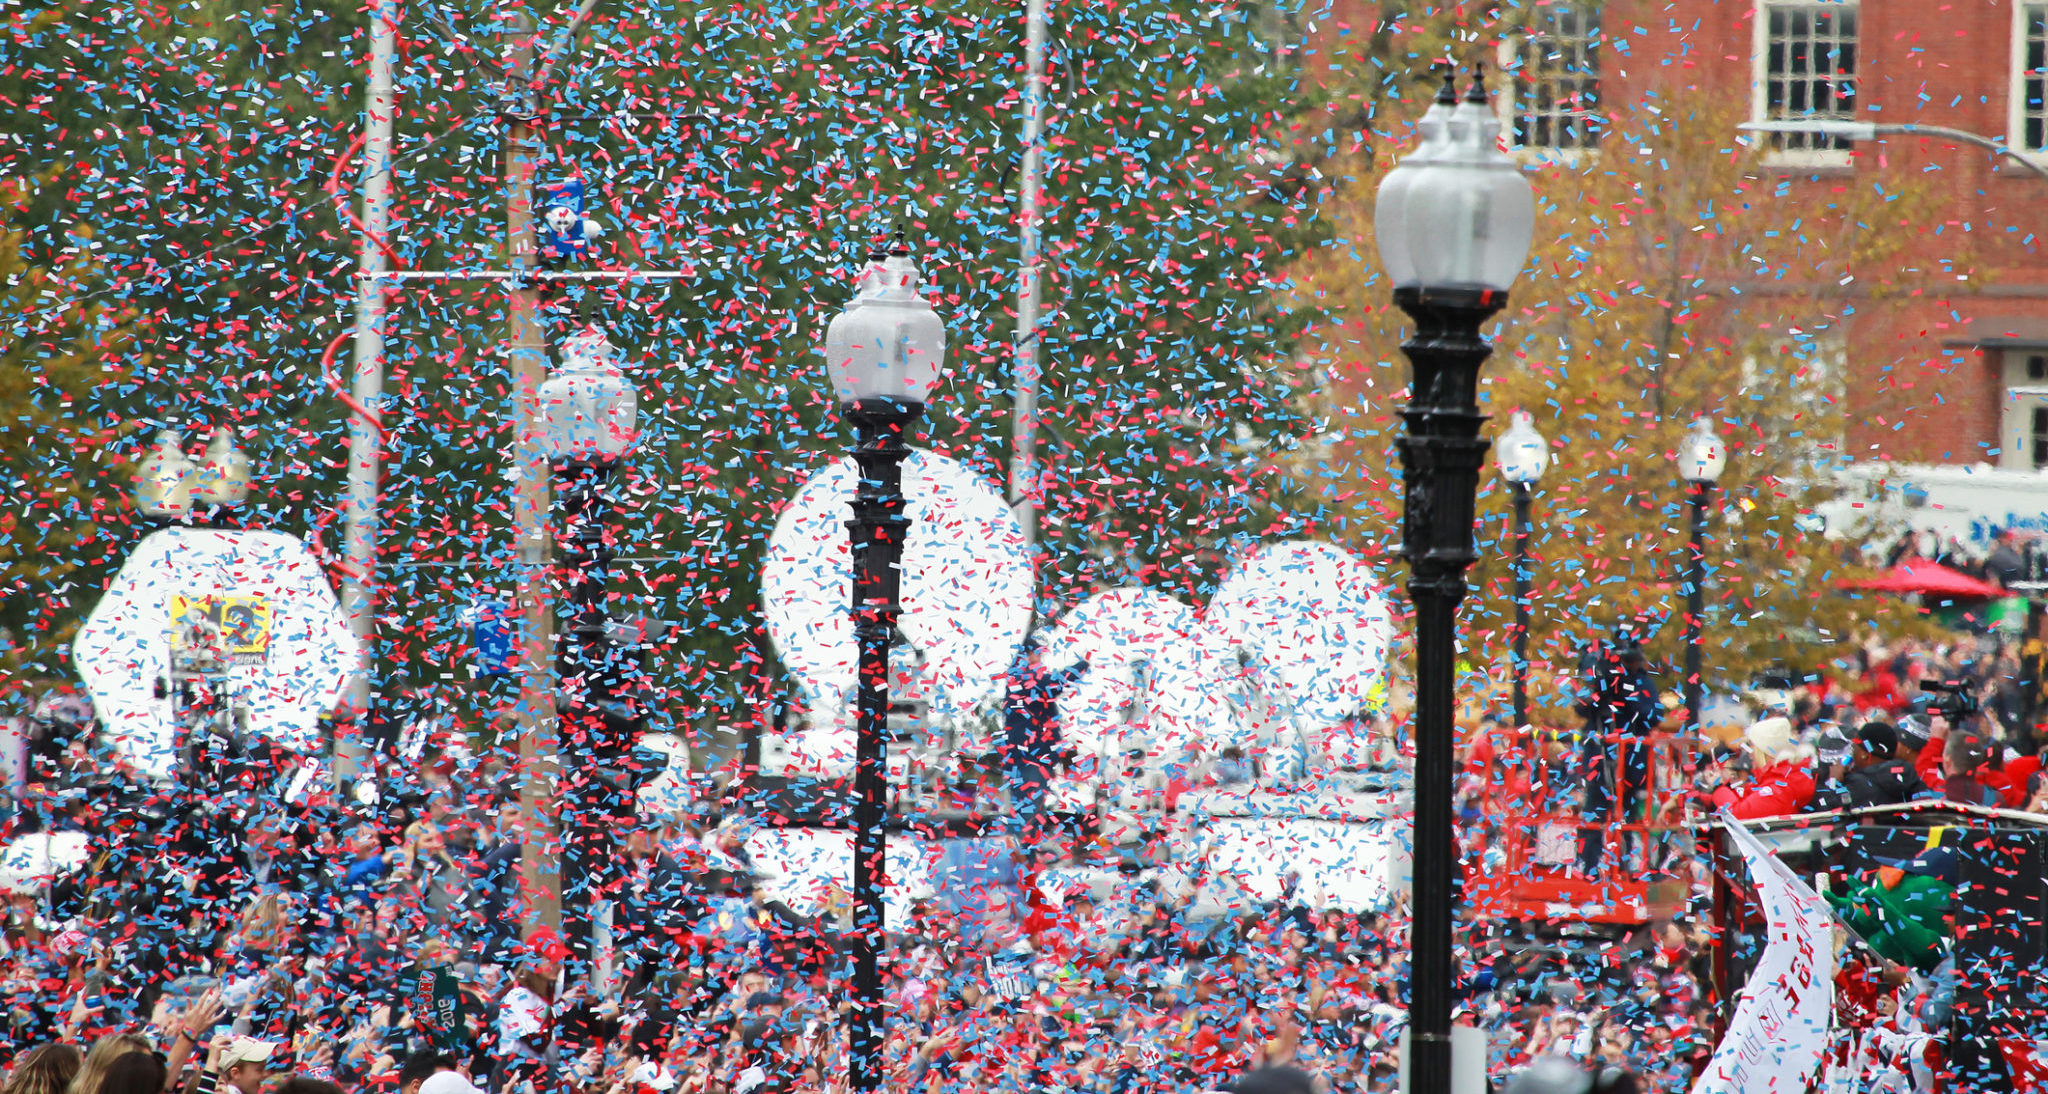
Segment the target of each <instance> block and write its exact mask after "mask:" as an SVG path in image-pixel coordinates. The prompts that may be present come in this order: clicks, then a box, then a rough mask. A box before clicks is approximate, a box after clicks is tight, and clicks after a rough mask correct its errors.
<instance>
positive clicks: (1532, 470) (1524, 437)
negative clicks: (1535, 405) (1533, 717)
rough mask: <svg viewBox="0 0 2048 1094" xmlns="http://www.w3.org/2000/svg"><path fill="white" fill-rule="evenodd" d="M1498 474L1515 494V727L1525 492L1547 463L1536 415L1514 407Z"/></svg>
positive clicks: (1525, 685)
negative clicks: (1515, 409) (1537, 427)
mask: <svg viewBox="0 0 2048 1094" xmlns="http://www.w3.org/2000/svg"><path fill="white" fill-rule="evenodd" d="M1494 463H1495V465H1496V466H1498V467H1499V468H1500V477H1501V478H1503V479H1506V480H1507V482H1508V487H1509V489H1511V490H1513V491H1514V495H1515V649H1514V666H1513V667H1514V675H1515V728H1516V729H1520V728H1522V727H1523V726H1526V725H1528V724H1529V495H1530V494H1531V493H1532V492H1533V491H1534V489H1535V486H1536V480H1538V479H1540V478H1542V477H1543V469H1544V468H1546V467H1548V466H1550V443H1549V442H1548V441H1545V440H1544V439H1543V434H1541V433H1538V432H1536V419H1535V418H1534V417H1532V416H1530V414H1529V413H1528V412H1527V411H1524V410H1517V411H1515V413H1514V415H1513V416H1512V417H1511V418H1510V419H1509V425H1508V431H1507V432H1506V433H1503V434H1501V438H1500V449H1499V451H1498V452H1497V453H1496V454H1495V456H1494Z"/></svg>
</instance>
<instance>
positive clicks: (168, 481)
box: [135, 429, 193, 521]
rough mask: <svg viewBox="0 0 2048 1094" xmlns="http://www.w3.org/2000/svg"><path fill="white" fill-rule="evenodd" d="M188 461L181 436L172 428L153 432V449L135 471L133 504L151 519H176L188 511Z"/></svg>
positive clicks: (189, 466)
mask: <svg viewBox="0 0 2048 1094" xmlns="http://www.w3.org/2000/svg"><path fill="white" fill-rule="evenodd" d="M192 471H193V468H192V461H191V460H190V459H187V458H186V456H185V437H184V435H183V434H181V433H179V432H178V431H177V430H175V429H166V430H164V431H163V432H161V433H158V434H157V435H156V449H155V451H152V452H151V453H150V454H149V458H148V459H146V460H144V461H142V467H141V468H140V469H139V470H137V471H136V473H135V508H136V510H137V511H138V512H140V513H141V514H142V515H143V516H145V517H149V518H151V519H154V520H163V521H169V520H178V519H180V518H183V517H185V516H188V515H190V514H191V512H192V477H193V476H192Z"/></svg>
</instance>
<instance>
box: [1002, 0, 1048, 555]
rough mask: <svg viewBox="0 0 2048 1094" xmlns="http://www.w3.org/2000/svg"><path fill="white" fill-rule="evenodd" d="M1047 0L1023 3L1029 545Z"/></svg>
mask: <svg viewBox="0 0 2048 1094" xmlns="http://www.w3.org/2000/svg"><path fill="white" fill-rule="evenodd" d="M1044 130H1045V0H1026V2H1025V5H1024V165H1023V169H1022V171H1021V173H1020V174H1019V176H1018V180H1017V237H1018V248H1019V256H1018V264H1019V271H1018V282H1017V359H1016V365H1015V371H1016V383H1017V391H1016V394H1015V399H1014V402H1015V418H1014V420H1013V421H1012V423H1011V429H1010V443H1011V449H1010V504H1011V506H1013V507H1014V508H1015V511H1016V514H1017V523H1018V524H1019V525H1021V526H1022V527H1023V529H1024V545H1025V547H1026V548H1027V549H1028V548H1032V547H1035V546H1036V544H1037V542H1038V497H1037V490H1038V387H1039V383H1040V381H1041V379H1042V375H1041V373H1040V370H1039V366H1038V304H1039V279H1038V188H1039V176H1040V175H1041V174H1043V172H1044V166H1045V160H1044V145H1045V133H1044Z"/></svg>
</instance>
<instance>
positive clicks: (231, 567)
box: [72, 528, 355, 777]
mask: <svg viewBox="0 0 2048 1094" xmlns="http://www.w3.org/2000/svg"><path fill="white" fill-rule="evenodd" d="M174 599H178V600H181V601H182V602H183V604H184V606H185V607H186V608H187V609H188V610H193V609H194V608H195V605H204V604H206V603H208V602H212V603H215V604H221V603H225V604H228V605H229V606H230V608H231V610H232V611H233V612H235V613H238V614H239V616H240V619H241V623H242V624H248V626H246V627H245V629H244V630H243V631H242V632H241V633H242V634H243V636H244V637H245V638H247V639H248V641H247V643H246V644H245V645H244V646H243V647H240V648H241V649H242V650H243V652H241V653H238V654H236V655H235V656H234V657H233V658H232V659H231V660H232V662H233V663H230V664H229V665H228V666H227V667H226V669H225V674H226V680H227V692H228V695H227V698H228V699H229V700H231V701H232V702H235V703H239V704H242V705H245V706H246V707H247V708H248V711H249V728H250V731H251V732H253V733H255V734H257V735H259V736H262V737H266V738H269V739H270V740H272V741H275V742H277V743H278V744H281V745H283V746H285V747H287V748H291V749H295V750H298V751H301V752H310V751H313V750H315V749H316V748H317V747H318V746H319V745H320V743H321V742H320V725H319V719H320V716H321V715H323V714H326V713H328V712H329V711H331V710H333V709H334V704H335V700H336V699H337V698H338V697H339V696H340V694H341V688H342V684H343V683H344V682H345V680H346V679H347V676H348V673H349V672H350V670H351V669H352V668H353V666H354V665H355V642H354V639H353V638H352V637H351V636H350V634H349V633H348V627H347V625H346V623H345V621H344V620H343V618H342V614H341V604H340V602H339V601H337V600H336V599H335V596H334V590H333V588H331V587H330V586H329V585H328V584H327V575H326V574H325V573H324V572H322V571H321V568H320V563H319V562H318V561H317V560H316V559H314V557H313V553H312V552H311V551H309V550H307V548H306V545H305V544H304V543H303V542H301V541H299V540H297V539H294V538H292V537H291V536H287V535H283V534H281V533H277V532H243V531H225V530H215V529H206V528H166V529H164V530H162V531H159V532H154V533H152V534H150V535H149V536H148V537H146V538H144V539H143V541H142V542H141V543H139V544H137V545H136V547H135V553H134V554H132V555H130V556H129V557H128V561H127V563H126V564H124V565H123V566H122V567H121V572H120V573H119V574H118V575H116V576H115V578H114V581H113V583H112V584H111V585H109V586H108V587H107V592H106V595H105V596H103V597H101V598H100V602H99V604H98V605H97V606H95V607H94V608H93V611H92V615H91V617H89V618H88V619H87V620H86V621H85V626H84V627H83V628H81V629H80V630H79V632H78V638H77V640H76V641H75V642H74V643H73V645H72V656H73V657H74V658H75V659H76V660H77V662H78V669H79V673H80V675H82V676H83V677H84V678H85V684H86V688H87V689H88V690H89V691H90V692H91V693H92V700H93V708H94V710H95V711H97V713H98V715H99V719H100V724H101V725H102V726H103V727H104V728H105V731H106V732H107V734H108V736H109V737H110V738H111V739H112V740H113V742H114V743H115V745H116V747H117V748H119V749H120V750H121V751H122V752H123V754H125V756H126V757H127V758H128V759H129V760H130V761H131V762H132V763H134V764H135V765H136V766H137V767H138V768H139V769H140V770H142V771H143V772H145V773H147V774H149V775H152V776H156V777H162V776H166V775H169V774H170V773H171V770H172V768H173V765H174V763H175V757H174V756H173V750H174V747H175V743H174V720H175V718H176V711H175V709H174V707H173V701H172V700H170V699H160V698H158V697H157V688H158V680H159V679H160V678H161V677H163V675H164V674H165V673H166V672H168V671H169V669H170V667H171V664H170V662H171V646H172V630H173V620H172V617H171V611H172V604H173V600H174ZM265 618H267V626H264V625H263V624H262V620H263V619H265ZM181 629H182V628H181ZM259 631H260V635H259V634H258V632H259ZM259 638H260V645H261V650H260V652H259V651H257V650H256V648H255V647H256V645H257V642H258V640H259ZM226 640H228V641H230V642H232V638H229V639H226Z"/></svg>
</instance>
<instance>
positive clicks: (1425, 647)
mask: <svg viewBox="0 0 2048 1094" xmlns="http://www.w3.org/2000/svg"><path fill="white" fill-rule="evenodd" d="M1454 81H1455V74H1452V73H1447V74H1446V75H1445V78H1444V86H1443V89H1442V91H1441V92H1439V94H1438V95H1437V98H1436V102H1435V104H1434V105H1432V106H1431V107H1430V108H1429V111H1428V113H1427V114H1425V115H1424V116H1423V119H1422V121H1421V123H1420V128H1421V129H1422V134H1423V139H1422V144H1421V146H1420V147H1418V148H1417V149H1416V150H1415V151H1414V152H1412V153H1410V154H1409V155H1407V156H1405V157H1403V158H1402V160H1401V162H1400V164H1399V165H1398V166H1396V167H1395V168H1394V170H1393V171H1392V172H1390V173H1388V175H1387V177H1386V178H1385V179H1384V180H1383V181H1382V182H1381V183H1380V189H1379V196H1378V200H1377V203H1376V205H1375V208H1374V213H1373V223H1374V228H1375V234H1376V235H1377V237H1378V245H1379V252H1380V262H1381V264H1382V265H1384V266H1385V267H1386V271H1387V275H1388V277H1389V278H1390V279H1391V280H1392V281H1393V283H1394V302H1395V303H1396V304H1398V305H1400V307H1401V310H1402V311H1405V312H1407V313H1408V314H1409V316H1410V317H1412V318H1413V319H1414V321H1415V333H1414V336H1413V337H1411V338H1410V339H1409V340H1408V341H1407V342H1405V343H1403V344H1402V346H1401V349H1402V351H1403V352H1404V353H1406V354H1407V355H1408V360H1409V362H1410V365H1411V366H1412V369H1413V378H1412V380H1411V381H1410V385H1409V389H1408V390H1409V397H1408V405H1407V407H1406V408H1404V409H1403V410H1402V411H1401V417H1402V420H1403V421H1404V422H1405V423H1406V428H1405V431H1404V433H1403V435H1402V437H1401V438H1400V450H1401V464H1402V472H1403V475H1402V477H1403V479H1404V481H1405V488H1404V489H1405V502H1404V511H1403V517H1402V523H1403V553H1404V554H1405V555H1406V556H1407V559H1408V566H1409V577H1408V597H1409V600H1410V601H1411V602H1412V604H1413V606H1414V610H1415V661H1416V666H1415V668H1416V671H1415V727H1416V745H1415V834H1414V863H1415V866H1414V901H1413V903H1414V908H1415V921H1414V927H1413V929H1412V935H1411V940H1410V941H1411V949H1412V957H1411V959H1410V960H1411V964H1410V968H1411V969H1412V972H1411V974H1410V976H1409V984H1410V993H1409V1012H1408V1013H1409V1019H1408V1028H1409V1046H1410V1051H1409V1067H1408V1075H1409V1083H1408V1089H1410V1090H1427V1091H1446V1090H1451V1089H1453V1087H1452V1085H1451V991H1452V988H1453V986H1454V985H1455V984H1456V983H1457V977H1456V976H1455V975H1454V970H1453V968H1452V964H1451V925H1452V918H1453V916H1454V915H1455V913H1456V909H1455V908H1454V907H1453V906H1452V872H1453V870H1454V869H1455V868H1456V861H1455V855H1456V851H1455V847H1454V844H1453V841H1452V838H1451V837H1452V832H1451V818H1452V813H1451V767H1452V764H1451V752H1452V745H1453V741H1452V736H1453V732H1454V728H1453V725H1454V723H1453V719H1452V713H1453V711H1452V704H1453V702H1454V695H1453V686H1454V682H1455V681H1454V679H1453V677H1454V674H1455V673H1456V671H1457V669H1456V660H1455V658H1456V643H1457V629H1458V618H1457V617H1458V604H1459V602H1460V601H1462V600H1463V599H1464V598H1465V592H1466V585H1465V571H1466V570H1467V569H1468V568H1469V567H1470V566H1471V565H1472V563H1473V562H1474V561H1475V560H1476V559H1477V558H1478V552H1477V550H1476V549H1475V548H1474V546H1473V542H1472V513H1473V508H1474V501H1475V498H1476V496H1477V494H1478V489H1479V468H1480V465H1481V463H1483V462H1484V461H1485V459H1486V448H1487V442H1486V441H1485V440H1484V439H1482V438H1481V437H1480V436H1479V427H1480V424H1481V423H1483V422H1484V421H1485V420H1486V418H1485V416H1484V415H1482V414H1480V413H1479V406H1478V399H1477V393H1478V383H1479V367H1480V365H1481V364H1482V363H1483V362H1484V361H1485V360H1486V358H1487V355H1489V354H1490V353H1492V352H1493V347H1492V346H1491V345H1489V344H1488V343H1487V341H1486V339H1485V338H1483V337H1481V335H1480V325H1481V324H1482V323H1484V322H1485V321H1486V319H1487V317H1489V316H1491V315H1492V314H1493V313H1495V312H1497V311H1499V310H1500V308H1501V307H1502V305H1504V304H1505V303H1506V302H1507V292H1508V289H1509V287H1510V286H1512V285H1513V284H1514V280H1515V277H1516V275H1518V274H1520V273H1521V271H1522V266H1523V264H1524V263H1525V262H1526V261H1527V260H1528V257H1529V240H1530V236H1531V235H1532V234H1533V233H1534V231H1535V224H1536V202H1535V196H1534V194H1533V193H1532V192H1531V190H1530V187H1529V181H1528V180H1527V179H1525V178H1523V177H1522V173H1521V170H1520V169H1519V168H1518V167H1517V166H1516V164H1515V161H1514V160H1512V159H1510V158H1509V157H1507V156H1506V155H1504V154H1502V152H1501V151H1500V148H1499V133H1500V123H1499V121H1498V120H1497V119H1496V117H1495V115H1494V113H1493V111H1492V109H1491V107H1490V106H1489V105H1488V103H1487V99H1486V88H1485V85H1484V84H1483V83H1482V82H1481V81H1479V80H1476V79H1475V80H1474V81H1473V83H1472V86H1471V89H1470V91H1469V92H1468V93H1467V94H1466V96H1465V99H1464V101H1463V102H1459V101H1458V96H1457V90H1456V87H1455V83H1454Z"/></svg>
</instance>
